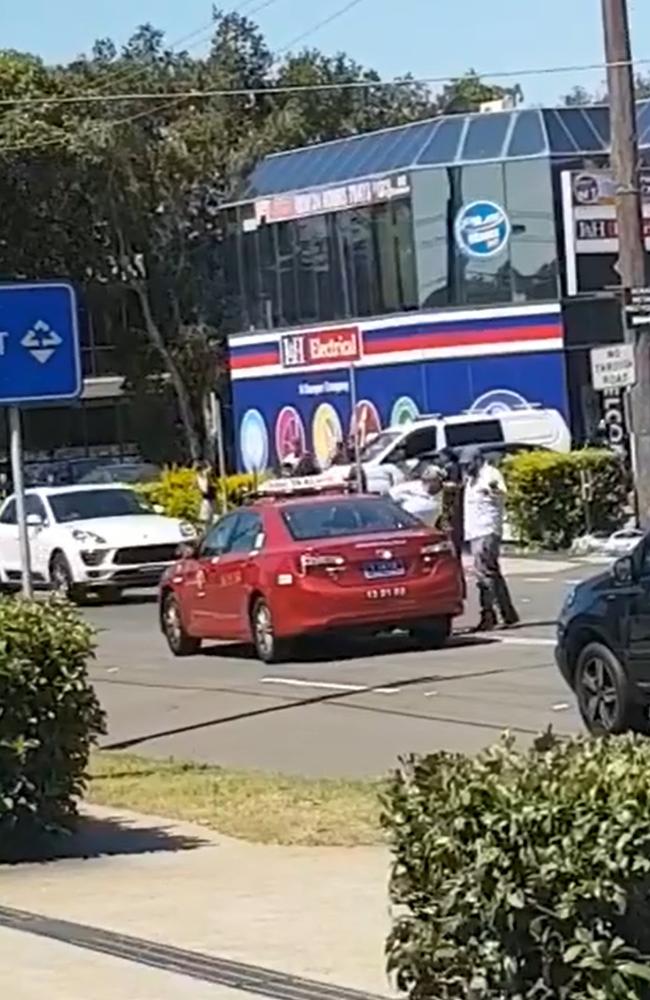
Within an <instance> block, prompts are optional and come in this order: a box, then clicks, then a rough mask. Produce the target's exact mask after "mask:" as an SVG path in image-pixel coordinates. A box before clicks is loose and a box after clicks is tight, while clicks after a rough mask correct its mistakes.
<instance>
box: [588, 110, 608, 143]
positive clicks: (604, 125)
mask: <svg viewBox="0 0 650 1000" xmlns="http://www.w3.org/2000/svg"><path fill="white" fill-rule="evenodd" d="M582 112H583V114H584V115H585V116H586V117H587V119H588V121H589V124H590V125H591V127H592V128H593V129H595V130H596V132H597V133H598V135H599V136H600V138H601V139H602V141H603V146H609V110H608V108H602V107H601V108H596V107H594V108H583V109H582Z"/></svg>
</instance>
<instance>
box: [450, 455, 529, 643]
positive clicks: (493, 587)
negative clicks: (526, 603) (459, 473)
mask: <svg viewBox="0 0 650 1000" xmlns="http://www.w3.org/2000/svg"><path fill="white" fill-rule="evenodd" d="M462 464H463V465H464V467H465V470H466V479H465V491H464V520H465V541H466V542H468V543H469V546H470V549H471V553H472V556H473V559H474V573H475V575H476V583H477V585H478V595H479V604H480V608H481V616H480V619H479V623H478V625H477V627H476V631H477V632H489V631H491V630H492V629H494V628H496V627H497V624H498V619H497V614H496V611H497V609H498V610H499V613H500V615H501V618H502V619H503V624H504V625H505V626H511V625H516V624H517V622H518V621H519V615H518V614H517V612H516V611H515V608H514V605H513V603H512V599H511V597H510V591H509V590H508V584H507V583H506V581H505V579H504V577H503V574H502V572H501V565H500V562H499V557H500V554H501V542H502V537H503V514H504V507H505V498H506V484H505V480H504V478H503V476H502V475H501V473H500V472H499V470H498V469H497V468H496V467H495V466H494V465H491V464H490V463H489V462H487V461H486V459H485V457H484V455H483V453H482V452H481V449H480V448H468V449H466V451H465V452H464V453H463V463H462Z"/></svg>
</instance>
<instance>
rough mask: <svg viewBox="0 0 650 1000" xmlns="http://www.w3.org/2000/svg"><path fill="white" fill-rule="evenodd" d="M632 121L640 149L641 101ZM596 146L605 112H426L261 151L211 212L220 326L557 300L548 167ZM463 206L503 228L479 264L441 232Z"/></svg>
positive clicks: (558, 254) (603, 139)
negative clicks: (503, 220)
mask: <svg viewBox="0 0 650 1000" xmlns="http://www.w3.org/2000/svg"><path fill="white" fill-rule="evenodd" d="M638 121H639V139H640V144H641V147H642V149H647V148H648V147H650V102H642V103H641V104H639V106H638ZM608 144H609V115H608V110H607V108H604V107H593V108H565V109H557V110H544V111H541V110H540V111H538V110H521V111H508V112H498V113H496V114H486V115H467V116H462V115H461V116H454V117H449V118H440V119H434V120H431V121H426V122H417V123H415V124H413V125H407V126H402V127H400V128H394V129H388V130H385V131H383V132H378V133H373V134H369V135H361V136H354V137H351V138H348V139H343V140H338V141H335V142H330V143H326V144H324V145H321V146H313V147H308V148H306V149H301V150H295V151H292V152H288V153H281V154H277V155H274V156H270V157H267V158H266V159H265V160H264V161H263V162H262V163H261V164H260V165H259V166H258V167H257V168H256V169H255V171H254V172H253V174H252V176H251V178H250V180H249V183H248V185H247V187H246V189H245V190H244V192H243V200H242V202H240V203H239V204H237V205H233V206H230V207H228V208H226V209H225V210H224V213H223V231H224V241H225V245H224V260H225V265H226V272H227V286H228V290H229V301H230V309H229V328H230V331H231V332H234V331H238V330H239V331H253V330H263V329H278V328H287V327H288V328H291V327H295V326H302V325H309V324H314V323H321V322H331V321H337V320H345V319H351V318H355V317H356V318H364V317H370V316H378V317H379V316H383V315H390V314H395V313H401V312H409V311H414V310H418V309H440V308H449V307H476V306H486V305H508V304H525V303H533V302H540V301H551V300H555V301H557V300H558V299H559V298H560V297H561V296H562V294H563V292H564V291H565V289H564V287H563V281H562V263H563V262H562V240H561V225H562V222H561V210H560V208H559V174H560V172H561V171H562V170H564V169H575V168H578V169H582V168H583V167H584V166H590V167H607V166H608V154H609V149H608ZM396 179H398V181H399V183H398V184H397V186H395V185H394V184H392V181H395V180H396ZM371 185H374V189H373V190H372V191H371V192H370V194H368V192H367V191H365V193H364V188H370V186H371ZM382 185H383V192H384V193H383V195H382ZM400 185H401V186H400ZM310 195H311V197H310ZM314 199H315V200H314ZM351 201H352V202H355V201H356V202H365V203H356V204H350V202H351ZM475 201H488V202H491V203H493V204H495V205H497V206H499V207H500V208H502V209H503V210H504V212H505V213H506V216H507V219H508V220H509V225H510V234H509V239H508V240H507V245H506V246H504V247H503V249H502V251H501V252H499V253H496V254H494V255H487V254H486V255H484V256H483V257H482V258H481V257H480V256H479V255H468V254H467V253H464V252H462V250H461V248H460V247H459V244H458V240H457V239H456V238H455V223H456V220H457V218H458V215H459V212H460V211H461V209H462V208H463V207H464V206H467V205H471V204H472V203H473V202H475Z"/></svg>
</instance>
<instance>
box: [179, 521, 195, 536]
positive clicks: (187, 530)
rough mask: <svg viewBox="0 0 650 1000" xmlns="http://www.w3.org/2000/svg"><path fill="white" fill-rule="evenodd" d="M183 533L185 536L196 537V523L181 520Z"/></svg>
mask: <svg viewBox="0 0 650 1000" xmlns="http://www.w3.org/2000/svg"><path fill="white" fill-rule="evenodd" d="M179 528H180V531H181V535H182V536H183V538H196V531H195V530H194V525H192V524H190V522H189V521H181V523H180V524H179Z"/></svg>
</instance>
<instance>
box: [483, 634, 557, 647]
mask: <svg viewBox="0 0 650 1000" xmlns="http://www.w3.org/2000/svg"><path fill="white" fill-rule="evenodd" d="M494 638H495V639H496V640H497V641H498V642H500V643H502V645H504V646H555V645H556V641H555V639H541V638H540V639H536V638H534V637H533V636H523V635H519V636H517V637H514V636H512V637H511V636H507V637H506V636H494Z"/></svg>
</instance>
